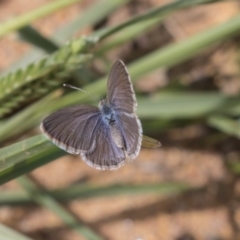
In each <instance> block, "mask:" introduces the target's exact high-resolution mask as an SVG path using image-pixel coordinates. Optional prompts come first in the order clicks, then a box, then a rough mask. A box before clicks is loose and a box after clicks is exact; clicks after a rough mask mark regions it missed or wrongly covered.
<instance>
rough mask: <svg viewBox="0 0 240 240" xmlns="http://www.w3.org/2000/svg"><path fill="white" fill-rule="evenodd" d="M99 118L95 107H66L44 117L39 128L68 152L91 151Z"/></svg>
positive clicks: (99, 114)
mask: <svg viewBox="0 0 240 240" xmlns="http://www.w3.org/2000/svg"><path fill="white" fill-rule="evenodd" d="M100 119H101V113H100V111H99V109H98V108H97V107H94V106H87V105H79V106H74V107H67V108H64V109H60V110H58V111H56V112H54V113H52V114H51V115H49V116H48V117H46V118H45V119H44V120H43V122H42V125H41V129H42V131H43V132H44V134H45V135H46V136H47V137H48V138H49V139H51V140H52V142H53V143H54V144H56V145H57V146H58V147H60V148H62V149H64V150H65V151H67V152H69V153H73V154H80V153H81V152H91V151H93V149H94V148H95V145H94V143H95V142H96V141H95V140H96V131H97V129H98V122H99V121H100ZM89 129H91V131H89Z"/></svg>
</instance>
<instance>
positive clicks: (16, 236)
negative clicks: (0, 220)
mask: <svg viewBox="0 0 240 240" xmlns="http://www.w3.org/2000/svg"><path fill="white" fill-rule="evenodd" d="M0 240H32V239H31V238H29V237H26V236H24V235H22V234H20V233H19V232H17V231H14V230H12V229H10V228H9V227H6V226H4V225H3V224H0Z"/></svg>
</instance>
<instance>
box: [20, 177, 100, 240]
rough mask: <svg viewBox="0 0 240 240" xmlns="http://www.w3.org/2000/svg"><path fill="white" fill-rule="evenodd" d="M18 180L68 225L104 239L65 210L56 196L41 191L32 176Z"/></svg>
mask: <svg viewBox="0 0 240 240" xmlns="http://www.w3.org/2000/svg"><path fill="white" fill-rule="evenodd" d="M18 182H19V183H20V185H21V186H22V187H23V188H24V189H25V190H26V191H27V194H28V195H29V197H31V198H32V199H33V200H34V201H35V202H36V203H38V204H40V205H42V206H44V207H46V208H48V209H49V210H51V211H52V212H54V213H55V214H56V215H57V216H59V217H60V218H61V219H62V221H63V222H64V223H65V224H66V225H67V226H68V227H70V228H72V229H74V230H75V231H76V232H78V233H80V234H81V235H82V236H84V237H85V238H86V239H89V240H103V238H102V237H100V236H99V235H98V234H96V233H95V232H93V230H91V229H90V228H89V227H87V226H85V225H83V224H82V223H80V222H79V220H78V219H77V218H76V217H75V216H73V215H72V214H71V213H70V212H69V211H67V210H65V209H64V208H63V207H62V206H61V205H60V204H59V203H58V202H57V201H56V200H55V199H54V198H52V197H51V196H50V195H48V193H47V192H45V193H44V192H39V188H38V187H37V185H36V184H34V183H33V181H31V180H30V178H27V177H26V176H25V177H21V178H19V179H18Z"/></svg>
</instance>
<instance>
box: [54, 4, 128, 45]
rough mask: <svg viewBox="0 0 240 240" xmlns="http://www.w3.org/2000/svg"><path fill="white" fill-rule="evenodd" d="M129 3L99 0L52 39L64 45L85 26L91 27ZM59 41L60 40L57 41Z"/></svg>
mask: <svg viewBox="0 0 240 240" xmlns="http://www.w3.org/2000/svg"><path fill="white" fill-rule="evenodd" d="M127 2H129V0H115V1H112V0H101V1H97V2H95V3H94V4H92V5H91V6H90V7H89V8H87V9H85V10H84V12H82V13H81V16H79V17H78V18H77V19H76V20H74V21H73V22H72V23H70V24H68V25H67V26H66V27H64V28H62V29H61V30H59V31H57V32H56V33H55V34H54V36H53V39H56V40H58V41H61V42H62V43H64V42H65V41H66V40H67V39H69V38H70V37H72V35H73V34H74V33H75V32H76V31H80V30H81V29H83V28H84V27H86V26H91V25H94V24H96V23H97V22H99V21H101V20H102V19H103V18H105V17H106V16H108V15H109V14H111V13H112V12H113V11H115V10H117V9H119V8H120V7H121V6H123V5H124V4H126V3H127ZM59 39H60V40H59Z"/></svg>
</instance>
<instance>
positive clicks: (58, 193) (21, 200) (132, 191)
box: [0, 182, 190, 205]
mask: <svg viewBox="0 0 240 240" xmlns="http://www.w3.org/2000/svg"><path fill="white" fill-rule="evenodd" d="M189 189H190V187H189V186H188V185H187V184H184V183H177V182H176V183H175V182H169V183H157V184H156V183H155V184H142V185H129V184H128V185H119V184H118V185H111V186H92V185H88V184H75V185H73V186H68V187H67V188H64V189H58V190H53V191H47V193H48V194H49V195H51V196H52V197H53V198H55V199H57V200H58V201H70V200H74V199H79V200H81V199H88V198H97V197H111V196H118V195H120V196H121V195H145V194H161V195H168V194H178V193H181V192H184V191H187V190H189ZM39 194H41V190H40V192H39ZM33 202H34V201H33V200H32V199H31V197H30V196H29V195H28V194H27V193H26V192H25V191H22V190H19V191H16V190H14V191H3V192H2V193H1V195H0V205H4V204H30V203H33Z"/></svg>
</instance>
